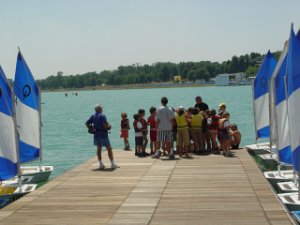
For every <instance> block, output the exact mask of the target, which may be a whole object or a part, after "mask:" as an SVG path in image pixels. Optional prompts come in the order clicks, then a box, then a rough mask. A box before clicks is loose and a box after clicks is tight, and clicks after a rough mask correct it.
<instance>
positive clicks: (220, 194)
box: [0, 150, 293, 225]
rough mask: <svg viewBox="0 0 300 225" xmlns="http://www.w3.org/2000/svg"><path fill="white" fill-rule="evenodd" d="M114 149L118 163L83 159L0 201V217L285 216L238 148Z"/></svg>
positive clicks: (31, 220) (85, 221)
mask: <svg viewBox="0 0 300 225" xmlns="http://www.w3.org/2000/svg"><path fill="white" fill-rule="evenodd" d="M114 153H115V158H116V162H117V163H118V164H119V166H120V168H118V169H116V170H110V169H107V170H104V171H103V170H102V171H101V170H97V168H98V162H97V160H96V158H93V159H91V160H88V161H87V162H85V163H83V164H81V165H80V166H78V167H76V168H74V169H73V170H71V171H69V172H67V173H65V174H63V175H61V176H58V177H57V178H55V179H53V180H52V181H50V182H48V183H47V184H46V185H44V186H43V187H41V188H39V189H38V190H36V191H35V192H33V193H31V194H29V195H27V196H25V197H23V198H22V199H20V200H18V201H16V202H14V203H12V204H11V205H9V206H7V207H5V208H3V209H1V210H0V225H50V224H51V225H53V224H55V225H69V224H70V225H77V224H78V225H79V224H80V225H93V224H97V225H100V224H109V225H133V224H134V225H146V224H151V225H154V224H155V225H169V224H170V225H197V224H199V225H206V224H207V225H216V224H222V225H260V224H261V225H266V224H274V225H288V224H293V222H292V221H291V220H290V217H289V213H288V212H286V211H285V209H284V207H283V206H282V205H281V204H280V202H279V201H278V200H277V197H276V196H275V195H274V194H273V192H272V190H271V189H270V187H269V185H268V183H267V181H266V180H265V179H264V177H263V176H262V174H261V173H260V171H259V170H258V168H257V166H256V164H255V162H254V161H253V159H252V158H251V157H250V156H249V155H248V153H247V151H245V150H237V151H236V152H235V157H232V158H225V157H223V156H221V155H209V156H193V158H191V159H177V160H167V159H152V158H150V157H147V158H136V157H135V156H134V155H133V153H132V152H125V151H115V152H114ZM104 159H105V160H104V162H106V165H107V166H109V163H108V160H107V155H106V153H105V154H104Z"/></svg>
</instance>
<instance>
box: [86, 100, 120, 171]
mask: <svg viewBox="0 0 300 225" xmlns="http://www.w3.org/2000/svg"><path fill="white" fill-rule="evenodd" d="M102 110H103V109H102V106H101V105H99V104H98V105H96V106H95V114H93V115H91V117H90V118H89V119H88V120H87V121H86V123H85V125H86V127H87V128H90V127H91V126H93V128H94V145H96V146H97V157H98V160H99V169H104V168H105V165H104V164H103V162H102V156H101V150H102V146H104V147H105V148H106V149H107V152H108V157H109V159H110V161H111V168H112V169H116V168H118V165H117V164H116V163H115V162H114V156H113V152H112V148H111V145H110V141H109V138H108V130H110V129H111V125H110V124H109V123H108V122H107V119H106V116H105V115H104V114H103V113H102Z"/></svg>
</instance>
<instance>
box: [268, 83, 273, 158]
mask: <svg viewBox="0 0 300 225" xmlns="http://www.w3.org/2000/svg"><path fill="white" fill-rule="evenodd" d="M271 80H272V78H271V79H270V80H269V82H268V86H269V124H270V133H269V140H270V156H271V158H273V157H272V156H273V151H272V145H273V125H274V124H273V121H272V110H273V108H272V97H273V95H272V94H273V92H272V90H271Z"/></svg>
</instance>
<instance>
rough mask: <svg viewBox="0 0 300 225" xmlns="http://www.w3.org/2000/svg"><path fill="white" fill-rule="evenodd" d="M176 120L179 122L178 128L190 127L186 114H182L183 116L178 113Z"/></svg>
mask: <svg viewBox="0 0 300 225" xmlns="http://www.w3.org/2000/svg"><path fill="white" fill-rule="evenodd" d="M175 120H176V123H177V129H183V128H187V127H188V124H187V122H186V119H185V115H184V114H182V115H181V116H179V115H178V114H176V116H175Z"/></svg>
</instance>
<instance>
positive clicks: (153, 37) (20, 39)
mask: <svg viewBox="0 0 300 225" xmlns="http://www.w3.org/2000/svg"><path fill="white" fill-rule="evenodd" d="M299 9H300V1H299V0H285V1H281V0H263V1H262V0H251V1H249V0H248V1H244V0H226V1H224V0H214V1H212V0H106V1H105V0H85V1H83V0H51V1H41V0H26V1H20V0H19V1H18V0H0V27H1V33H0V65H1V66H2V67H3V70H4V71H5V72H6V75H7V76H8V77H9V78H12V77H13V76H14V72H15V63H16V58H17V51H18V49H17V47H18V46H20V48H21V50H22V53H23V55H24V57H25V59H26V60H27V63H28V65H29V67H30V68H31V71H32V72H33V74H34V76H35V77H36V78H37V79H40V78H45V77H47V76H50V75H56V73H57V71H63V72H64V74H65V75H70V74H81V73H85V72H88V71H97V72H99V71H102V70H105V69H109V70H111V69H116V68H117V67H118V66H119V65H131V64H135V63H141V64H152V63H155V62H159V61H163V62H166V61H168V62H181V61H201V60H210V61H220V62H221V61H224V60H227V59H230V58H231V57H232V56H233V55H241V54H246V53H250V52H253V51H255V52H259V53H266V52H267V50H268V49H270V50H271V51H276V50H281V49H282V47H283V43H284V41H285V40H286V39H288V36H289V30H290V24H291V22H294V27H295V30H298V28H299V26H300V14H299Z"/></svg>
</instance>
